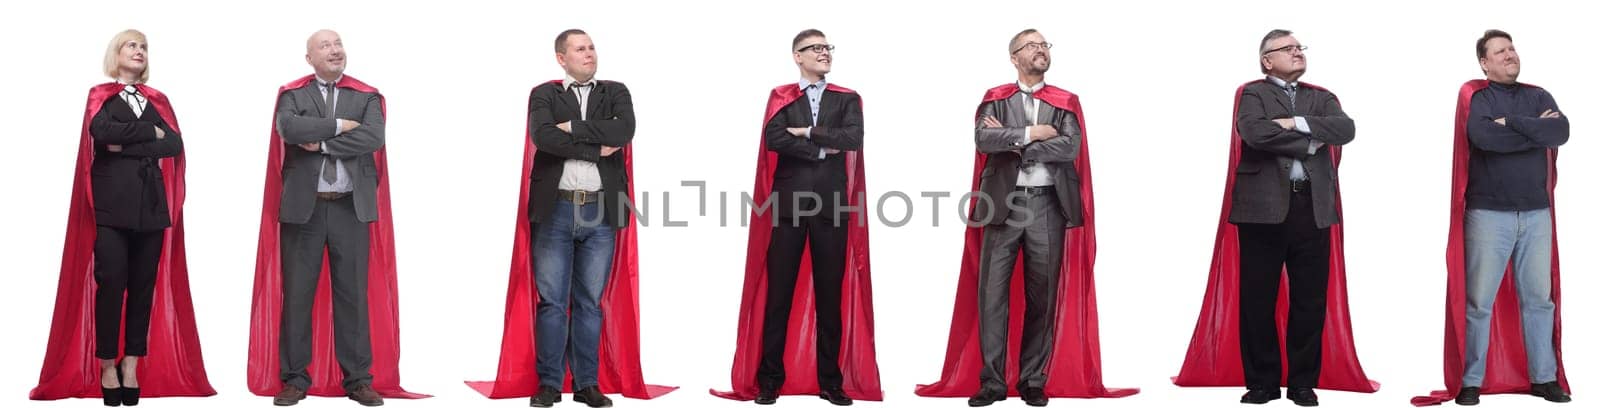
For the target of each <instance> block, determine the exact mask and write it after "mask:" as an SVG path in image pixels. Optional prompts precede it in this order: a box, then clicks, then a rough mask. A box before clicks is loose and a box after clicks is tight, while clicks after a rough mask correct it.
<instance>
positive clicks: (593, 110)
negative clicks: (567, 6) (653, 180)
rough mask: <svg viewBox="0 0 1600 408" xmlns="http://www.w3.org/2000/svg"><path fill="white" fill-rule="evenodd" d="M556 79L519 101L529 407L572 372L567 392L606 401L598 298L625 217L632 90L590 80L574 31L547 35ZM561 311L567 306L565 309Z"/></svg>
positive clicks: (552, 393) (582, 41) (582, 37)
mask: <svg viewBox="0 0 1600 408" xmlns="http://www.w3.org/2000/svg"><path fill="white" fill-rule="evenodd" d="M555 50H556V62H557V63H559V64H561V68H562V69H564V70H565V71H566V73H567V75H566V78H565V79H564V80H562V81H560V82H555V81H552V82H548V83H545V84H541V85H539V86H537V87H535V88H534V89H533V92H532V95H530V96H529V101H528V106H529V107H528V115H529V117H528V119H529V120H528V123H529V126H530V127H532V129H530V131H529V133H530V134H532V138H533V144H534V146H535V147H537V148H538V151H537V153H535V156H534V162H533V170H532V174H530V175H529V177H531V182H530V183H529V186H528V219H529V220H530V222H531V223H532V224H533V225H532V226H531V227H532V230H533V237H532V238H533V239H532V240H531V241H532V245H533V248H532V250H533V252H532V253H533V276H534V281H535V282H536V284H537V285H538V288H539V306H538V311H537V316H538V317H537V318H536V319H535V325H536V328H535V331H534V335H535V339H534V343H535V348H536V350H537V352H536V353H537V358H536V361H537V363H536V365H537V368H538V372H539V392H538V393H537V394H535V395H533V397H532V398H531V400H530V401H529V405H532V406H535V407H549V406H551V405H553V404H555V403H556V402H559V401H561V385H562V381H563V380H564V379H565V378H566V373H567V371H568V369H569V368H570V369H571V372H572V390H573V395H572V399H573V400H574V401H577V402H581V403H585V404H587V405H589V406H590V407H609V406H611V400H610V399H608V398H606V396H605V395H604V394H603V393H601V390H600V382H599V374H598V372H599V348H600V328H601V322H602V321H603V320H602V319H603V318H604V316H603V313H602V310H601V309H600V300H601V298H602V296H603V295H604V294H603V291H604V289H605V287H606V284H607V282H609V281H610V278H611V277H610V272H611V256H612V251H613V249H615V244H616V232H617V231H618V230H620V229H622V228H624V227H625V226H627V225H628V221H629V218H628V217H629V216H630V215H631V214H629V212H628V209H627V206H626V205H624V203H625V202H627V201H626V200H628V197H627V194H628V191H629V189H628V176H627V172H626V170H625V168H624V164H625V162H624V154H623V152H622V151H621V150H622V149H623V148H626V147H627V146H628V144H629V143H631V142H632V141H633V130H634V116H633V98H632V96H630V95H629V94H628V87H626V86H623V85H622V83H620V82H613V81H597V80H595V79H594V73H595V68H596V64H597V58H596V56H595V49H594V42H593V41H591V40H590V39H589V35H588V34H587V33H584V32H583V30H578V29H572V30H567V31H563V32H562V33H561V34H560V35H558V36H556V41H555ZM569 310H570V313H569Z"/></svg>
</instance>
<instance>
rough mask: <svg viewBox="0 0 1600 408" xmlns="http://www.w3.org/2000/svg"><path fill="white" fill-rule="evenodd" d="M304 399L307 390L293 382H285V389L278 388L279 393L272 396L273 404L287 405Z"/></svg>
mask: <svg viewBox="0 0 1600 408" xmlns="http://www.w3.org/2000/svg"><path fill="white" fill-rule="evenodd" d="M303 399H306V390H304V389H301V388H300V387H296V386H294V385H291V384H284V385H283V389H282V390H278V395H275V396H273V397H272V405H277V406H280V407H287V406H290V405H294V404H299V403H300V400H303Z"/></svg>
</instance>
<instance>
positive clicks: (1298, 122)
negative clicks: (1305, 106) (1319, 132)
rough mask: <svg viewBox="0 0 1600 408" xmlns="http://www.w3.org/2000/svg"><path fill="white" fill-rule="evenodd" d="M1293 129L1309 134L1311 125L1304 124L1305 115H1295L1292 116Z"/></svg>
mask: <svg viewBox="0 0 1600 408" xmlns="http://www.w3.org/2000/svg"><path fill="white" fill-rule="evenodd" d="M1294 131H1296V132H1300V133H1305V134H1308V135H1309V134H1311V125H1309V124H1306V117H1304V116H1295V117H1294Z"/></svg>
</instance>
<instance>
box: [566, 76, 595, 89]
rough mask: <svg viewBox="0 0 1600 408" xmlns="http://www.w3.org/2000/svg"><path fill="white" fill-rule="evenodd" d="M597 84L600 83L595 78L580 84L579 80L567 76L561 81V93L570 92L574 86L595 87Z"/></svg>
mask: <svg viewBox="0 0 1600 408" xmlns="http://www.w3.org/2000/svg"><path fill="white" fill-rule="evenodd" d="M597 83H599V82H597V81H595V79H594V78H589V82H578V79H577V78H573V77H572V75H567V77H566V78H563V79H562V80H561V91H562V92H566V91H570V90H572V86H573V85H595V84H597ZM590 90H591V91H592V90H594V89H590Z"/></svg>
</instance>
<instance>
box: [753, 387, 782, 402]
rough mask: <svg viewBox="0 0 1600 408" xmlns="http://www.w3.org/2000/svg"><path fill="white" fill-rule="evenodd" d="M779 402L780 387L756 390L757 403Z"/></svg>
mask: <svg viewBox="0 0 1600 408" xmlns="http://www.w3.org/2000/svg"><path fill="white" fill-rule="evenodd" d="M776 403H778V389H776V388H762V389H760V390H757V391H756V405H772V404H776Z"/></svg>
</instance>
